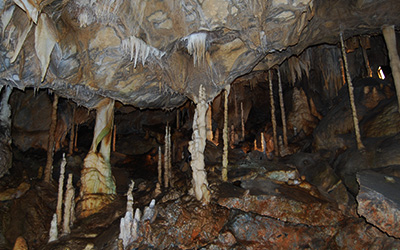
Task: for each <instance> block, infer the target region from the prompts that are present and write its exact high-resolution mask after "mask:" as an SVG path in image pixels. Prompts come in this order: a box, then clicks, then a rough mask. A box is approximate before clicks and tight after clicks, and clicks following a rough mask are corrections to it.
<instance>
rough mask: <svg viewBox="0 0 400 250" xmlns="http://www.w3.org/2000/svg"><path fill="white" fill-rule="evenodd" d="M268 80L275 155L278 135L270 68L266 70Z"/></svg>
mask: <svg viewBox="0 0 400 250" xmlns="http://www.w3.org/2000/svg"><path fill="white" fill-rule="evenodd" d="M268 81H269V100H270V101H269V102H270V105H271V121H272V131H273V135H274V148H275V155H276V156H278V155H279V149H278V135H277V132H276V118H275V103H274V89H273V86H272V74H271V70H269V71H268Z"/></svg>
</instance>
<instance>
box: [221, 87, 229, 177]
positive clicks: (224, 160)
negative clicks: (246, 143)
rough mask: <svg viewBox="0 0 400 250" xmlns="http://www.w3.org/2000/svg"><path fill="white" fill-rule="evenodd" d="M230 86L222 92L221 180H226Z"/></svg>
mask: <svg viewBox="0 0 400 250" xmlns="http://www.w3.org/2000/svg"><path fill="white" fill-rule="evenodd" d="M229 90H230V88H229V87H228V88H227V89H226V90H225V92H224V129H223V132H222V139H223V141H224V151H223V154H222V181H228V144H229V140H228V95H229Z"/></svg>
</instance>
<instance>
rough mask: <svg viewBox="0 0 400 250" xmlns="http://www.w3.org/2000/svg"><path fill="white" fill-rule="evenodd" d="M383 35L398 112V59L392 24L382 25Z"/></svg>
mask: <svg viewBox="0 0 400 250" xmlns="http://www.w3.org/2000/svg"><path fill="white" fill-rule="evenodd" d="M382 32H383V37H384V38H385V42H386V47H387V50H388V52H389V59H390V67H391V68H392V75H393V80H394V85H395V87H396V94H397V101H398V111H399V112H400V59H399V54H398V53H397V45H396V33H395V30H394V25H391V26H383V27H382Z"/></svg>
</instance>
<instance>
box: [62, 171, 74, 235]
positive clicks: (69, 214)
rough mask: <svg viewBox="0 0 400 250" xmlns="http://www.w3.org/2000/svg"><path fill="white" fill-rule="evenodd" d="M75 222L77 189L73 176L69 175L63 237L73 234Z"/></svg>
mask: <svg viewBox="0 0 400 250" xmlns="http://www.w3.org/2000/svg"><path fill="white" fill-rule="evenodd" d="M74 220H75V189H74V186H73V185H72V174H69V175H68V181H67V189H66V191H65V199H64V221H63V226H62V235H67V234H70V233H71V226H72V224H73V222H74Z"/></svg>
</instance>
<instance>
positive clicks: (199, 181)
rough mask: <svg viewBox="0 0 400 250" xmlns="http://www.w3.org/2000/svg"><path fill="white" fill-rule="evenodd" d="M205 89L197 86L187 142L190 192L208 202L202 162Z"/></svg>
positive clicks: (204, 129) (204, 127) (205, 110)
mask: <svg viewBox="0 0 400 250" xmlns="http://www.w3.org/2000/svg"><path fill="white" fill-rule="evenodd" d="M204 92H205V90H204V87H203V86H202V85H200V88H199V96H198V98H197V100H196V110H195V113H194V117H193V134H192V140H191V141H190V142H189V152H190V153H191V154H192V161H191V162H190V166H191V167H192V172H193V179H192V185H193V187H192V189H191V190H190V193H191V194H194V195H195V196H196V199H197V200H199V201H202V202H203V203H205V204H208V203H209V202H210V200H209V198H210V191H209V190H208V181H207V172H206V170H205V166H204V165H205V163H204V149H205V147H206V138H207V131H206V112H207V108H208V104H207V103H206V98H205V93H204Z"/></svg>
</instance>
